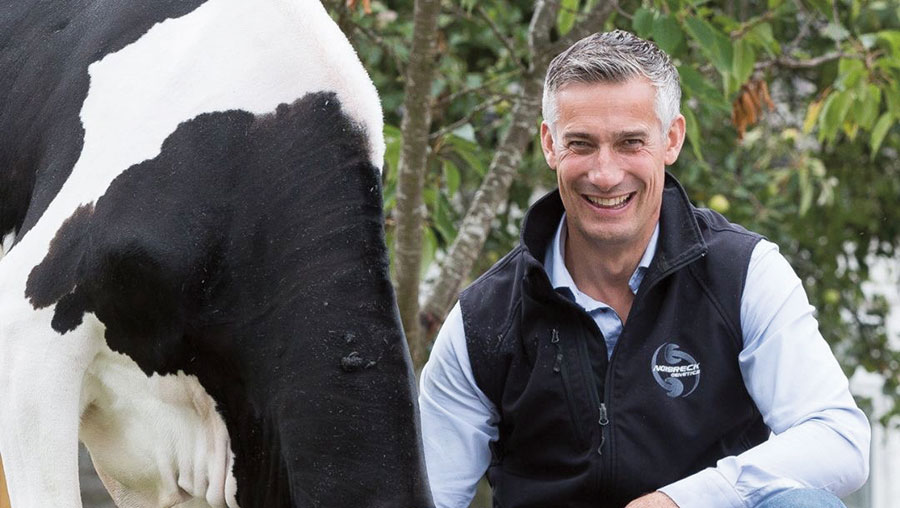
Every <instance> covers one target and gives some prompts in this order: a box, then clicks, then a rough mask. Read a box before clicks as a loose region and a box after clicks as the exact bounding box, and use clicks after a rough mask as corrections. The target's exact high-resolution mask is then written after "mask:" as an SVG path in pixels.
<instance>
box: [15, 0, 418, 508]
mask: <svg viewBox="0 0 900 508" xmlns="http://www.w3.org/2000/svg"><path fill="white" fill-rule="evenodd" d="M381 131H382V116H381V108H380V105H379V102H378V97H377V94H376V90H375V88H374V86H373V85H372V83H371V81H370V80H369V78H368V76H367V74H366V72H365V71H364V69H363V67H362V65H361V64H360V62H359V60H358V58H357V57H356V54H355V53H354V51H353V49H352V48H351V46H350V45H349V43H348V41H347V40H346V38H345V37H344V36H343V34H341V32H340V31H339V29H338V28H337V26H336V25H335V24H334V23H333V22H332V20H331V19H330V18H329V17H328V14H327V12H326V11H325V9H324V8H323V7H322V6H321V5H320V4H319V3H318V2H316V1H313V0H52V1H50V0H0V233H2V235H4V237H5V238H4V241H3V251H4V253H5V256H3V257H2V259H0V455H2V457H3V462H4V465H5V467H6V473H7V477H8V482H9V488H10V494H11V498H12V505H13V506H14V507H15V508H50V507H54V508H70V507H80V506H81V502H80V496H79V487H78V478H77V441H78V438H80V439H81V440H82V441H84V443H85V444H86V445H87V446H88V448H89V450H90V452H91V456H92V459H93V461H94V464H95V466H96V468H97V470H98V472H99V473H100V475H101V478H102V479H103V481H104V483H105V485H106V486H107V488H108V489H109V490H110V492H111V494H112V496H113V498H114V500H115V501H116V503H117V504H118V505H119V506H123V507H142V508H143V507H170V506H179V505H183V506H191V507H206V506H211V507H226V506H227V507H235V506H241V507H242V508H249V507H266V508H280V507H301V506H303V507H306V506H310V507H312V506H316V507H318V506H322V507H326V506H329V507H340V508H347V507H356V506H378V507H382V506H383V507H404V508H405V507H426V506H431V499H430V493H429V491H428V486H427V481H426V477H425V472H424V464H423V460H422V456H421V451H420V445H419V440H420V435H419V429H418V420H417V416H416V408H415V402H414V398H413V391H414V386H413V382H414V379H413V375H412V371H411V369H410V364H409V360H408V353H407V351H406V346H405V342H404V339H403V335H402V331H401V328H400V325H399V321H398V317H397V313H396V308H395V303H394V295H393V290H392V288H391V285H390V281H389V278H388V264H387V254H386V249H385V244H384V240H383V224H382V213H381V196H380V192H381V190H380V184H379V177H380V173H379V171H380V170H379V168H380V167H381V161H382V159H383V153H384V142H383V138H382V133H381Z"/></svg>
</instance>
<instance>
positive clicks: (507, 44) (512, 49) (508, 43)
mask: <svg viewBox="0 0 900 508" xmlns="http://www.w3.org/2000/svg"><path fill="white" fill-rule="evenodd" d="M476 9H477V11H478V15H479V16H481V17H482V18H483V19H484V20H485V21H486V22H487V24H488V26H489V27H490V28H491V32H494V36H495V37H496V38H497V39H498V40H499V41H500V42H502V43H503V46H504V47H506V50H507V51H509V57H510V58H511V59H512V61H513V62H516V66H517V67H519V68H520V69H522V71H525V70H526V67H525V64H524V63H522V61H521V60H519V59H518V58H517V57H516V46H515V44H513V41H511V40H510V39H509V37H506V36H505V35H503V32H501V31H500V27H498V26H497V23H494V20H493V19H491V17H490V16H488V13H487V12H485V10H484V8H483V7H482V6H480V5H479V6H478V7H476Z"/></svg>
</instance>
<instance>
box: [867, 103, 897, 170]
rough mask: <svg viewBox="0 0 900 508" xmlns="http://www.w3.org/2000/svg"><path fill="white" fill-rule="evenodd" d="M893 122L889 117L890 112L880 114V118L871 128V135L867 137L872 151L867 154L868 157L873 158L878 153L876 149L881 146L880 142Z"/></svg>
mask: <svg viewBox="0 0 900 508" xmlns="http://www.w3.org/2000/svg"><path fill="white" fill-rule="evenodd" d="M893 123H894V119H893V118H891V114H890V113H884V114H883V115H881V118H879V119H878V122H877V123H876V124H875V128H873V129H872V137H871V138H869V146H871V147H872V153H871V154H870V155H869V158H870V159H873V160H874V159H875V156H876V155H877V154H878V149H879V148H881V143H882V142H883V141H884V137H885V136H887V133H888V131H889V130H890V128H891V125H893Z"/></svg>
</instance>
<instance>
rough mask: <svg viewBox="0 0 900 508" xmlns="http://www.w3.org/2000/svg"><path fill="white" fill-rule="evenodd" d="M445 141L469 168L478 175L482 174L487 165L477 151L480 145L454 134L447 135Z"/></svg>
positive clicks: (481, 175)
mask: <svg viewBox="0 0 900 508" xmlns="http://www.w3.org/2000/svg"><path fill="white" fill-rule="evenodd" d="M447 142H448V144H449V145H450V146H451V147H452V148H453V151H454V152H455V153H456V154H458V155H459V156H460V157H462V159H463V160H464V161H465V162H466V164H467V165H468V166H469V168H470V169H472V170H474V171H475V172H476V173H478V176H480V177H483V176H484V174H485V172H486V171H487V167H486V164H485V163H484V161H483V160H482V158H481V154H480V153H479V152H480V150H481V147H480V146H478V145H477V144H475V143H473V142H471V141H468V140H465V139H463V138H461V137H459V136H454V135H450V136H447ZM461 169H464V168H461Z"/></svg>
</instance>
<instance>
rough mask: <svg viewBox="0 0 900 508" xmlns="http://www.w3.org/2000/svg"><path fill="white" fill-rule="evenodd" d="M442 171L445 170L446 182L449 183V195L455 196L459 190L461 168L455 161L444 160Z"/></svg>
mask: <svg viewBox="0 0 900 508" xmlns="http://www.w3.org/2000/svg"><path fill="white" fill-rule="evenodd" d="M442 166H443V167H442V169H443V170H444V181H445V182H446V183H447V194H449V195H451V196H452V195H454V194H456V192H457V191H458V190H459V183H460V176H459V168H457V167H456V164H453V161H451V160H449V159H444V161H443V165H442Z"/></svg>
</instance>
